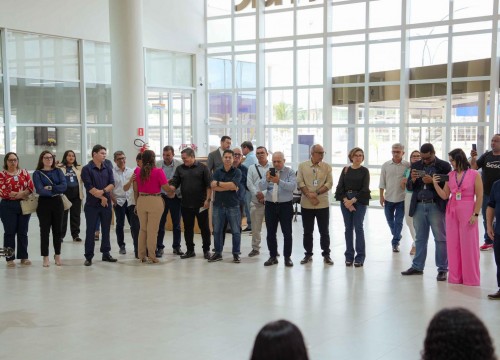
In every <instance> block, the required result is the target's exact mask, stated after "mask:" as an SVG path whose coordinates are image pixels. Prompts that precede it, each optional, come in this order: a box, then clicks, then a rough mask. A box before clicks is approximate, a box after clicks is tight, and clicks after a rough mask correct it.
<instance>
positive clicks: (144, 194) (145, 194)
mask: <svg viewBox="0 0 500 360" xmlns="http://www.w3.org/2000/svg"><path fill="white" fill-rule="evenodd" d="M139 196H161V193H158V194H148V193H139Z"/></svg>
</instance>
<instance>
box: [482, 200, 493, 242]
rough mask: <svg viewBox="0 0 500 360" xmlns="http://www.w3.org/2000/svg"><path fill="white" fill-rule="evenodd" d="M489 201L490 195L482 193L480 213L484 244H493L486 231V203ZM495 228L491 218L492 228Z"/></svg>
mask: <svg viewBox="0 0 500 360" xmlns="http://www.w3.org/2000/svg"><path fill="white" fill-rule="evenodd" d="M489 202H490V196H489V195H486V194H483V205H482V207H481V213H482V214H483V226H484V243H485V244H489V245H491V244H493V240H491V239H490V237H489V236H488V232H487V231H486V209H487V208H488V203H489ZM494 228H495V220H494V219H493V229H494Z"/></svg>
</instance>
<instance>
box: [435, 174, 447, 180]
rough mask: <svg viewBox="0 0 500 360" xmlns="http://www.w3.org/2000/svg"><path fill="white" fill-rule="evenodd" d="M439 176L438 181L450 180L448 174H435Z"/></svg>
mask: <svg viewBox="0 0 500 360" xmlns="http://www.w3.org/2000/svg"><path fill="white" fill-rule="evenodd" d="M436 175H437V176H439V182H441V181H450V176H449V175H448V174H436Z"/></svg>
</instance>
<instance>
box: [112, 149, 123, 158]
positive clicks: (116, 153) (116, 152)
mask: <svg viewBox="0 0 500 360" xmlns="http://www.w3.org/2000/svg"><path fill="white" fill-rule="evenodd" d="M120 155H125V153H124V152H123V151H121V150H117V151H115V153H114V154H113V160H116V158H117V157H118V156H120Z"/></svg>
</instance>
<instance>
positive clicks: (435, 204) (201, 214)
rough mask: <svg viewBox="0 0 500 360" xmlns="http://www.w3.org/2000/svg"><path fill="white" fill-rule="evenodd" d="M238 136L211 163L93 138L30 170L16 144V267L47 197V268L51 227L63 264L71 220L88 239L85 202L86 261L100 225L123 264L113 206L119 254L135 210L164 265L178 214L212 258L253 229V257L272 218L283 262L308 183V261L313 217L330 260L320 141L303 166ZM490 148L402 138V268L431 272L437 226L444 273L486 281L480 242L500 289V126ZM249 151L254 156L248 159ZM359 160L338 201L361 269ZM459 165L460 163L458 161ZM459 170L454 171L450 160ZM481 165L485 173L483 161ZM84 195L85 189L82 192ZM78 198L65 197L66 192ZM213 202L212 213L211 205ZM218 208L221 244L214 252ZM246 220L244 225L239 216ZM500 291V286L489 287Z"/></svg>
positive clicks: (9, 214)
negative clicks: (81, 158)
mask: <svg viewBox="0 0 500 360" xmlns="http://www.w3.org/2000/svg"><path fill="white" fill-rule="evenodd" d="M231 144H232V142H231V138H230V137H229V136H223V137H222V138H221V142H220V147H219V148H218V149H216V150H215V151H213V152H211V153H210V154H209V156H208V161H207V165H204V164H203V163H201V162H199V161H197V160H196V158H195V152H194V150H193V149H191V148H186V149H184V150H182V151H181V160H182V161H179V160H177V159H175V158H174V155H175V154H174V149H173V147H172V146H165V147H164V149H163V154H162V155H163V160H161V161H159V162H156V161H155V153H154V152H153V151H151V150H146V151H144V152H143V153H140V154H138V155H137V157H136V165H137V166H136V167H135V169H132V168H129V167H127V166H126V156H125V154H124V152H123V151H116V152H115V153H114V154H113V160H114V163H115V165H113V164H112V163H111V161H109V160H107V159H106V156H107V149H106V148H105V147H103V146H101V145H96V146H94V147H93V149H92V154H91V156H92V159H91V160H90V161H89V163H88V164H86V165H85V166H83V167H82V166H81V165H79V164H78V163H77V160H76V156H75V153H74V152H73V151H71V150H68V151H66V152H65V153H64V156H63V159H62V161H61V162H60V164H56V160H55V156H54V155H53V154H52V153H51V152H50V151H47V150H45V151H43V152H42V153H41V154H40V156H39V160H38V164H37V166H36V170H35V172H34V173H33V175H32V176H30V174H29V173H28V171H26V170H25V169H22V168H21V167H20V166H19V159H18V157H17V154H15V153H13V152H9V153H8V154H6V155H5V158H4V167H3V171H2V172H0V197H1V199H2V201H1V202H0V216H1V220H2V222H3V225H4V247H9V248H12V249H16V237H17V253H16V254H15V255H13V256H11V257H7V258H6V260H7V266H8V267H15V266H16V264H15V262H14V259H15V258H18V259H20V261H21V262H20V264H21V265H30V264H31V261H30V259H29V257H28V235H27V234H28V223H29V219H30V214H26V213H23V209H22V206H21V204H22V202H23V201H28V199H29V198H30V197H31V194H32V193H34V192H36V194H37V195H38V206H37V209H36V212H37V215H38V218H39V220H40V221H39V222H40V247H41V248H40V252H41V256H42V257H43V266H44V267H48V266H49V265H50V261H49V238H50V232H51V231H52V243H53V247H54V262H55V264H56V265H58V266H60V265H61V264H62V260H61V242H62V241H63V239H64V237H65V235H66V233H67V230H68V216H69V219H70V221H69V225H70V226H69V227H70V233H71V236H72V238H73V241H76V242H79V241H82V239H81V238H80V215H81V206H82V201H83V199H85V204H84V206H83V210H84V214H85V221H86V225H87V226H86V229H87V230H86V234H85V263H84V264H85V265H86V266H91V265H92V261H93V257H94V249H95V241H96V240H99V237H96V231H100V235H101V243H100V252H101V254H102V261H106V262H116V261H117V260H116V259H115V258H113V257H112V256H111V253H110V252H111V244H110V228H111V219H112V213H111V211H112V209H113V210H114V213H115V219H116V225H115V231H116V237H117V243H118V247H119V253H120V254H126V243H125V236H124V225H125V219H127V221H128V223H129V225H130V228H131V234H132V239H133V246H134V253H135V257H136V258H137V259H139V260H140V261H142V262H148V263H158V262H159V258H161V257H162V256H163V254H164V251H165V250H164V249H165V245H164V237H165V224H166V221H167V215H168V213H170V217H171V220H172V227H173V242H172V249H173V253H174V254H175V255H179V256H180V258H181V259H188V258H191V257H195V256H196V253H195V244H194V241H193V237H194V226H195V219H196V220H197V223H198V226H199V229H200V232H201V237H202V250H203V256H204V258H205V259H207V260H208V262H210V263H213V262H217V261H220V260H222V259H223V258H222V252H223V248H224V244H225V235H226V233H227V232H229V233H230V234H231V238H232V255H233V262H234V263H239V262H240V261H241V258H240V255H241V252H240V247H241V234H242V232H249V233H251V235H252V250H251V252H250V253H249V254H248V256H249V257H254V256H258V255H260V252H261V230H262V222H263V221H264V219H265V223H266V228H267V238H266V242H267V248H268V251H269V258H268V259H267V260H266V261H265V262H264V266H272V265H276V264H278V263H279V260H278V258H279V256H280V252H279V247H278V240H277V238H278V237H277V231H278V225H279V227H280V229H281V232H282V233H283V247H282V253H283V258H284V259H283V261H284V265H285V266H286V267H292V266H293V265H294V264H293V261H292V258H291V255H292V241H293V239H292V238H293V235H292V219H293V215H294V210H293V201H294V192H296V191H300V205H301V215H302V220H303V221H302V223H303V247H304V258H303V259H302V260H301V261H300V263H301V264H302V265H304V264H307V263H309V262H311V261H312V260H313V248H314V246H313V233H314V225H315V220H316V222H317V224H318V230H319V234H320V239H319V240H320V247H321V255H322V258H323V262H324V263H325V264H326V265H333V260H332V258H331V256H330V252H331V251H330V235H329V223H330V201H329V196H328V195H329V192H330V191H331V190H332V187H333V178H332V167H331V166H330V165H329V164H327V163H325V162H324V161H323V158H324V155H325V151H324V149H323V147H322V146H321V145H320V144H315V145H313V146H311V148H310V158H309V160H307V161H304V162H302V163H300V164H299V167H298V171H297V172H296V171H294V170H293V169H291V168H290V167H287V166H285V164H286V158H285V155H284V154H283V153H282V152H274V153H273V154H272V160H271V162H270V161H268V151H267V149H266V148H265V147H264V146H258V147H257V148H256V149H255V152H254V146H253V144H252V143H251V142H249V141H245V142H243V143H242V144H241V147H236V148H233V149H231ZM491 148H492V150H491V151H488V152H486V153H485V154H483V155H482V156H481V157H479V158H477V151H476V150H475V148H473V150H472V151H471V153H470V160H469V159H468V158H467V155H466V154H465V152H464V151H463V150H462V149H454V150H452V151H451V152H450V153H449V154H448V156H449V162H446V161H444V160H441V159H438V158H437V157H436V155H435V150H434V147H433V145H432V144H430V143H427V144H423V145H422V146H421V148H420V150H419V151H417V150H415V151H413V152H412V153H411V154H410V162H408V161H405V160H404V159H403V158H404V154H405V149H404V146H403V145H402V144H399V143H398V144H394V145H393V146H392V159H391V160H389V161H387V162H386V163H384V164H383V166H382V169H381V175H380V184H379V189H380V204H381V205H382V207H383V208H384V213H385V216H386V219H387V223H388V226H389V229H390V232H391V235H392V238H391V247H392V251H393V252H394V253H398V252H399V251H400V250H399V246H400V241H401V232H402V228H403V220H404V219H406V224H407V225H408V227H409V231H410V234H411V236H412V241H413V243H412V249H411V252H410V254H411V255H414V257H413V261H412V264H411V267H410V268H409V269H408V270H406V271H403V272H402V275H405V276H408V275H421V274H423V271H424V267H425V261H426V257H427V244H428V240H429V235H430V231H432V234H433V236H434V241H435V245H436V246H435V262H436V266H437V280H438V281H444V280H446V279H448V281H449V282H450V283H456V284H464V285H470V286H478V285H479V284H480V273H479V251H480V250H483V251H487V250H490V249H494V254H495V261H496V264H497V281H498V286H499V288H500V245H499V243H500V223H495V221H494V219H495V218H496V217H497V216H500V206H496V205H497V203H498V202H500V182H498V180H499V179H500V135H498V134H497V135H495V136H494V137H493V138H492V141H491ZM243 156H245V160H244V161H243ZM348 158H349V161H350V164H349V165H348V166H346V167H344V168H343V169H342V171H341V173H340V177H339V182H338V185H337V187H336V189H335V199H336V200H338V201H340V202H341V206H340V209H341V213H342V216H343V219H344V225H345V241H346V250H345V253H344V255H345V265H346V266H348V267H350V266H354V267H358V268H359V267H363V266H364V263H365V259H366V250H365V248H366V246H365V234H364V229H363V223H364V217H365V214H366V210H367V207H368V205H369V200H370V199H371V196H370V172H369V170H368V169H367V168H366V167H364V166H363V165H362V163H363V161H364V152H363V150H362V149H361V148H358V147H355V148H353V149H352V150H350V151H349V155H348ZM450 164H451V166H450ZM452 168H453V170H452ZM479 169H480V170H481V173H479V172H478V170H479ZM84 193H85V195H86V196H84ZM66 200H67V201H68V202H69V203H70V204H69V206H71V207H70V208H68V206H65V201H66ZM210 208H211V211H210V210H209V209H210ZM480 211H482V213H483V226H484V228H485V239H484V244H483V245H481V246H479V243H478V242H479V230H478V216H479V212H480ZM210 212H211V213H212V224H213V236H214V249H213V250H212V251H213V253H211V252H210V247H211V231H210V226H209V213H210ZM243 216H246V218H247V226H246V228H245V229H243V228H242V217H243ZM181 219H182V221H183V223H184V240H185V243H186V252H183V251H182V249H181ZM448 273H449V274H448ZM489 298H490V299H500V291H499V292H497V293H495V294H491V295H489Z"/></svg>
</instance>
